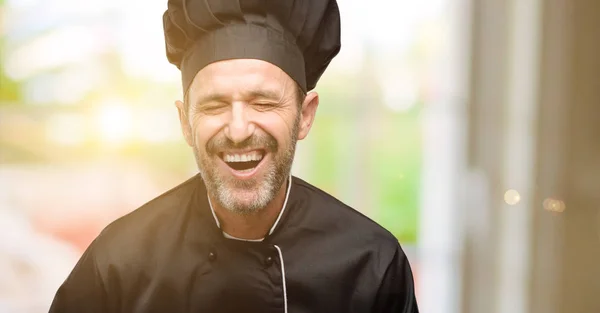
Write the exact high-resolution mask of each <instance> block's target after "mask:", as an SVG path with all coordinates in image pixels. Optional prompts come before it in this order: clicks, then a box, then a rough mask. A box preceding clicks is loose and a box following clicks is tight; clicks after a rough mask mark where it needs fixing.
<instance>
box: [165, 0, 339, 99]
mask: <svg viewBox="0 0 600 313" xmlns="http://www.w3.org/2000/svg"><path fill="white" fill-rule="evenodd" d="M163 27H164V33H165V43H166V53H167V59H168V60H169V62H170V63H172V64H174V65H176V66H177V68H179V69H180V70H181V76H182V84H183V90H184V92H186V93H187V90H188V88H189V86H190V84H191V83H192V81H193V79H194V77H195V76H196V74H197V73H198V72H199V71H200V70H201V69H202V68H203V67H205V66H207V65H208V64H210V63H212V62H216V61H222V60H228V59H259V60H264V61H267V62H270V63H272V64H274V65H276V66H278V67H279V68H281V69H282V70H283V71H284V72H286V73H287V74H288V75H289V76H290V77H291V78H292V79H294V80H295V81H296V82H297V83H298V85H299V86H300V87H301V88H302V89H303V91H305V92H307V91H310V90H312V89H314V88H315V86H316V84H317V82H318V80H319V79H320V78H321V76H322V74H323V73H324V72H325V69H326V68H327V66H328V65H329V63H330V62H331V60H332V59H333V58H334V57H335V56H336V55H337V54H338V52H339V51H340V47H341V43H340V14H339V9H338V5H337V3H336V1H335V0H169V1H168V8H167V10H166V11H165V13H164V15H163Z"/></svg>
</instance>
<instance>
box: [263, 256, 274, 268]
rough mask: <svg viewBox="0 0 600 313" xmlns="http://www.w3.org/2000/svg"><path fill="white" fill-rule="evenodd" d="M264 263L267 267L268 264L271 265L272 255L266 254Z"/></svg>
mask: <svg viewBox="0 0 600 313" xmlns="http://www.w3.org/2000/svg"><path fill="white" fill-rule="evenodd" d="M265 265H266V266H267V267H269V266H271V265H273V257H271V256H268V257H267V258H266V259H265Z"/></svg>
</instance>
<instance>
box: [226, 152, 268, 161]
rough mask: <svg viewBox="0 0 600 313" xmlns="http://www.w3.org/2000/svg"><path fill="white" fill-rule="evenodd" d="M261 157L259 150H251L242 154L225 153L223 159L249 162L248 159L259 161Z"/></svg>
mask: <svg viewBox="0 0 600 313" xmlns="http://www.w3.org/2000/svg"><path fill="white" fill-rule="evenodd" d="M262 158H263V155H262V153H261V152H258V151H252V152H249V153H244V154H228V153H225V155H224V157H223V159H224V160H225V162H250V161H260V160H261V159H262Z"/></svg>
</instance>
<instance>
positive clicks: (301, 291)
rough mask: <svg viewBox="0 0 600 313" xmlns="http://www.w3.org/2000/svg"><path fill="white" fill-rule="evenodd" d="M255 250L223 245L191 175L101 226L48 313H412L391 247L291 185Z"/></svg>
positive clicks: (297, 183) (410, 293) (407, 283)
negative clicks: (271, 226)
mask: <svg viewBox="0 0 600 313" xmlns="http://www.w3.org/2000/svg"><path fill="white" fill-rule="evenodd" d="M291 182H292V186H291V189H290V191H289V195H288V197H289V198H288V201H287V203H286V206H285V210H284V211H283V213H282V215H281V216H280V220H279V222H278V225H277V227H276V228H275V229H274V230H273V231H272V233H270V234H269V235H268V236H267V237H265V238H264V240H263V241H260V242H248V241H239V240H235V239H230V238H226V237H225V236H224V235H223V232H222V231H221V230H220V229H219V227H218V225H217V223H216V222H215V218H214V216H213V212H212V210H211V208H210V206H209V202H208V197H207V193H206V189H205V185H204V184H203V182H202V179H201V178H200V176H199V175H196V176H195V177H193V178H191V179H189V180H188V181H186V182H184V183H183V184H181V185H179V186H177V187H175V188H174V189H172V190H170V191H168V192H166V193H165V194H163V195H161V196H159V197H157V198H156V199H154V200H152V201H150V202H148V203H147V204H145V205H143V206H142V207H140V208H139V209H137V210H135V211H133V212H131V213H130V214H128V215H126V216H124V217H121V218H120V219H117V220H116V221H114V222H113V223H111V224H110V225H109V226H107V227H106V228H105V229H104V230H103V231H102V232H101V233H100V235H99V236H98V237H97V238H96V239H95V240H94V241H93V242H92V244H91V245H90V246H89V247H88V249H87V250H86V251H85V252H84V254H83V256H82V257H81V259H80V260H79V261H78V263H77V265H76V266H75V268H74V269H73V271H72V272H71V274H70V275H69V276H68V278H67V279H66V280H65V282H64V283H63V284H62V285H61V287H60V288H59V289H58V291H57V293H56V296H55V298H54V301H53V302H52V305H51V308H50V312H51V313H87V312H103V313H104V312H123V313H125V312H127V313H142V312H144V313H150V312H156V313H158V312H160V313H177V312H210V313H220V312H224V313H229V312H245V313H249V312H260V313H271V312H273V313H281V312H284V313H285V312H289V313H309V312H310V313H317V312H323V313H334V312H340V313H341V312H356V313H359V312H360V313H362V312H365V313H367V312H382V313H384V312H395V313H400V312H403V313H408V312H410V313H413V312H418V308H417V303H416V300H415V294H414V287H413V278H412V273H411V269H410V266H409V263H408V260H407V258H406V256H405V254H404V252H403V251H402V249H401V247H400V245H399V243H398V241H397V239H396V238H395V237H394V236H393V235H392V234H390V233H389V232H388V231H386V230H385V229H383V228H382V227H381V226H379V225H377V224H376V223H374V222H373V221H371V220H370V219H368V218H367V217H365V216H364V215H362V214H360V213H359V212H357V211H355V210H354V209H352V208H350V207H348V206H346V205H344V204H343V203H341V202H340V201H338V200H336V199H335V198H334V197H332V196H330V195H328V194H327V193H325V192H323V191H321V190H319V189H317V188H316V187H314V186H312V185H310V184H308V183H306V182H304V181H303V180H301V179H299V178H296V177H292V178H291Z"/></svg>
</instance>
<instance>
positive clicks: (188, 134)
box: [175, 100, 194, 147]
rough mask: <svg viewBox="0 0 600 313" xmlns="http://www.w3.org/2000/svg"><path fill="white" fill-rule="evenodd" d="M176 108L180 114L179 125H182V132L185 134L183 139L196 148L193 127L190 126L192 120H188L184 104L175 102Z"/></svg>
mask: <svg viewBox="0 0 600 313" xmlns="http://www.w3.org/2000/svg"><path fill="white" fill-rule="evenodd" d="M175 106H176V107H177V111H178V112H179V123H180V124H181V131H182V132H183V138H185V141H186V142H187V144H188V145H189V146H190V147H193V146H194V139H193V138H194V137H193V136H192V127H191V126H190V120H189V119H188V114H187V110H186V108H185V105H184V104H183V102H181V101H179V100H177V101H175Z"/></svg>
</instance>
